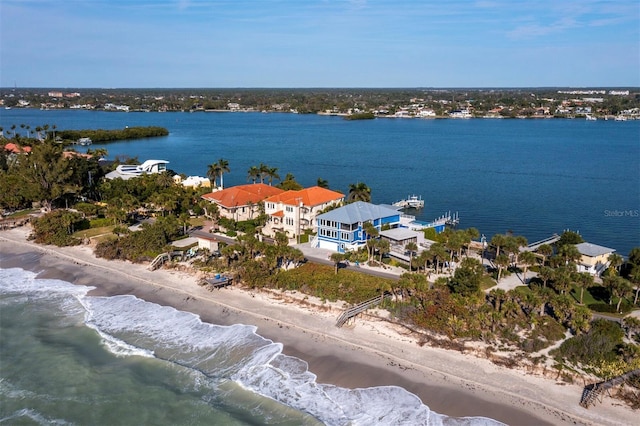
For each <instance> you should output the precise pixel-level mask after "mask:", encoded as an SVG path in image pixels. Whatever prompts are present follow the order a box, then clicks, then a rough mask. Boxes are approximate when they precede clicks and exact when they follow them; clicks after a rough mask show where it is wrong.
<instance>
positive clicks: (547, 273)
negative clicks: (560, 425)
mask: <svg viewBox="0 0 640 426" xmlns="http://www.w3.org/2000/svg"><path fill="white" fill-rule="evenodd" d="M538 277H539V278H540V279H541V280H542V286H543V287H544V288H546V287H547V282H548V281H549V280H552V279H553V269H552V268H550V267H548V266H541V267H540V271H538Z"/></svg>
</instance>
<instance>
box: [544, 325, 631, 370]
mask: <svg viewBox="0 0 640 426" xmlns="http://www.w3.org/2000/svg"><path fill="white" fill-rule="evenodd" d="M623 336H624V332H623V330H622V328H621V327H620V324H618V323H617V322H613V321H609V320H605V319H597V320H595V321H593V322H592V325H591V330H589V332H587V333H585V334H580V335H577V336H574V337H572V338H571V339H568V340H565V341H564V342H563V343H562V345H560V347H559V348H558V349H556V350H554V351H552V354H553V355H555V356H556V357H559V358H564V359H567V360H568V361H570V362H572V363H574V364H578V363H582V364H586V365H594V364H596V363H598V362H602V361H605V362H611V361H614V360H616V358H617V356H618V355H617V347H618V345H620V344H621V343H622V337H623Z"/></svg>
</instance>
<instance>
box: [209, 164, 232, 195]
mask: <svg viewBox="0 0 640 426" xmlns="http://www.w3.org/2000/svg"><path fill="white" fill-rule="evenodd" d="M230 171H231V169H230V168H229V162H228V161H227V160H225V159H224V158H221V159H219V160H218V162H216V163H213V164H211V165H210V166H209V169H208V170H207V177H208V178H209V179H213V185H214V186H216V187H217V183H216V182H217V181H218V177H220V188H221V189H224V179H223V176H224V174H225V173H229V172H230Z"/></svg>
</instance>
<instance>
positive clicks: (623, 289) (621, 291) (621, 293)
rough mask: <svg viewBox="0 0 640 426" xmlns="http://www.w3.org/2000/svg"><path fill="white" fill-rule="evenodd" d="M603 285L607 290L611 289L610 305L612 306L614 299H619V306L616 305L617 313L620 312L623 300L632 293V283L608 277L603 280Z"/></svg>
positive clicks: (617, 277) (618, 277)
mask: <svg viewBox="0 0 640 426" xmlns="http://www.w3.org/2000/svg"><path fill="white" fill-rule="evenodd" d="M603 283H604V285H605V287H607V289H609V304H612V302H613V298H614V297H617V298H618V304H617V305H616V312H620V305H621V304H622V299H624V297H625V296H626V295H627V294H628V293H629V292H630V291H631V283H630V282H629V281H628V280H626V279H624V278H622V277H620V276H617V275H616V276H614V277H606V278H605V279H604V280H603Z"/></svg>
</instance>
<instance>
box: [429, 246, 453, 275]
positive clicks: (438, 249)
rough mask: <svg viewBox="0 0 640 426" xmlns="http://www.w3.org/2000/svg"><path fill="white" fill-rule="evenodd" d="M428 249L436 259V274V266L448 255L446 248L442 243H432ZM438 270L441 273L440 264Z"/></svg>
mask: <svg viewBox="0 0 640 426" xmlns="http://www.w3.org/2000/svg"><path fill="white" fill-rule="evenodd" d="M429 251H430V252H431V254H432V255H433V257H434V259H435V260H436V274H437V273H438V266H440V264H441V262H442V263H444V261H445V260H446V259H447V258H448V257H449V253H447V249H446V248H445V247H444V245H443V244H442V243H434V244H432V245H431V247H430V248H429ZM440 272H441V273H442V266H440Z"/></svg>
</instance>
